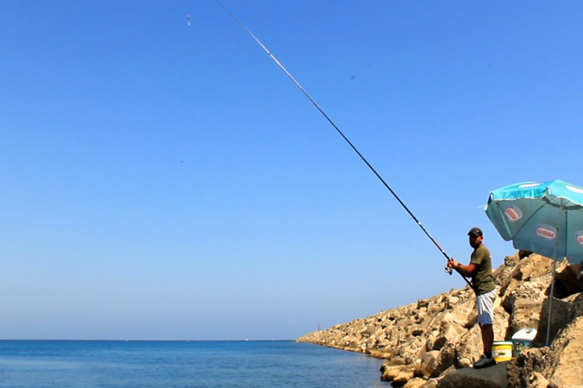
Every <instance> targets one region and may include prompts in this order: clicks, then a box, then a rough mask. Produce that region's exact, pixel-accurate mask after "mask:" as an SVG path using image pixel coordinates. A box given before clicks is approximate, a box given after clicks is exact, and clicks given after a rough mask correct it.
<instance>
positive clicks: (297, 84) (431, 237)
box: [215, 0, 473, 288]
mask: <svg viewBox="0 0 583 388" xmlns="http://www.w3.org/2000/svg"><path fill="white" fill-rule="evenodd" d="M215 1H216V2H217V3H218V4H219V5H220V6H221V7H222V8H223V9H224V10H225V11H226V12H227V13H228V14H229V15H231V17H232V18H233V19H235V21H236V22H237V23H238V24H239V25H240V26H241V27H242V28H243V29H244V30H245V31H247V33H248V34H249V35H250V36H251V37H252V38H253V40H255V42H257V44H259V46H261V48H262V49H263V50H264V51H265V52H266V53H267V55H269V57H270V58H271V59H272V60H273V61H274V62H275V63H276V64H277V65H278V66H279V68H280V69H281V70H283V72H284V73H285V74H286V75H287V76H288V77H289V79H291V80H292V81H293V83H294V84H295V85H296V86H297V87H298V89H300V90H301V91H302V93H303V94H304V95H305V96H306V97H307V98H308V100H310V102H311V103H312V104H313V105H314V106H315V107H316V109H318V111H319V112H320V113H321V114H322V115H323V116H324V117H325V118H326V120H328V122H329V123H330V124H331V125H332V127H334V129H335V130H336V132H338V134H339V135H340V136H342V138H343V139H344V140H345V141H346V143H348V145H349V146H350V147H351V148H352V150H353V151H354V152H356V154H357V155H358V156H359V157H360V159H362V161H363V162H364V163H365V164H366V165H367V166H368V168H369V169H370V170H371V171H372V172H373V173H374V174H375V175H376V177H377V178H378V179H379V180H380V181H381V183H382V184H383V185H384V186H385V187H386V189H387V190H389V192H390V193H391V194H392V195H393V197H395V199H396V200H397V202H399V204H401V206H402V207H403V208H404V209H405V210H406V211H407V213H409V215H410V216H411V218H413V220H414V221H415V222H416V223H417V225H419V227H420V228H421V230H422V231H423V232H424V233H425V235H426V236H427V237H429V239H430V240H431V242H433V244H434V245H435V246H436V247H437V249H439V251H440V252H441V253H442V254H443V256H445V258H446V259H447V261H448V262H449V261H450V260H451V258H450V257H449V256H448V255H447V253H445V251H444V250H443V248H441V246H440V245H439V244H438V243H437V241H436V240H435V239H434V238H433V236H431V234H429V232H428V231H427V229H425V227H424V226H423V225H422V224H421V222H419V220H418V219H417V217H415V215H414V214H413V213H412V212H411V210H409V208H408V207H407V206H406V205H405V203H404V202H403V201H402V200H401V198H399V196H398V195H397V194H396V193H395V192H394V191H393V189H391V187H390V186H389V185H388V184H387V182H385V180H384V179H383V178H382V177H381V176H380V174H379V173H378V172H377V171H376V170H375V169H374V167H373V166H372V165H371V164H370V163H369V162H368V161H367V160H366V158H365V157H364V156H363V155H362V154H361V153H360V151H358V149H356V147H355V146H354V145H353V144H352V142H351V141H350V140H348V138H347V137H346V136H345V135H344V133H342V131H341V130H340V128H338V126H337V125H336V124H335V123H334V122H333V121H332V119H331V118H330V117H329V116H328V115H327V114H326V112H324V110H323V109H322V108H321V107H320V106H319V105H318V104H317V103H316V101H314V99H313V98H312V97H311V96H310V95H309V94H308V92H306V90H305V89H304V88H303V87H302V85H300V83H299V82H298V81H296V79H295V78H294V77H293V76H292V75H291V73H290V72H289V71H287V69H286V68H285V67H284V66H283V65H282V64H281V62H280V61H279V60H278V59H277V58H276V57H275V56H274V55H273V54H272V53H271V52H270V51H269V50H268V49H267V47H265V45H264V44H263V43H261V41H260V40H259V39H258V38H257V37H256V36H255V35H254V34H253V33H252V32H251V30H249V29H248V28H247V26H245V25H244V24H243V22H241V20H239V18H238V17H237V16H235V14H234V13H232V12H231V11H230V10H229V9H228V8H227V7H226V6H225V5H224V4H223V3H221V2H220V1H219V0H215ZM445 271H446V272H447V273H449V274H450V275H451V274H452V269H451V268H449V267H448V266H447V264H446V265H445ZM458 273H459V272H458ZM460 276H461V277H462V278H463V279H464V280H465V282H466V283H467V284H468V285H469V286H470V288H473V287H472V285H471V284H470V282H469V281H468V279H466V278H465V277H464V276H463V275H462V274H460Z"/></svg>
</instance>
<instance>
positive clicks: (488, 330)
mask: <svg viewBox="0 0 583 388" xmlns="http://www.w3.org/2000/svg"><path fill="white" fill-rule="evenodd" d="M480 329H481V330H482V344H483V345H484V354H485V355H486V356H490V357H491V356H492V344H493V343H494V329H493V327H492V325H480Z"/></svg>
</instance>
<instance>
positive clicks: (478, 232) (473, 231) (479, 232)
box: [468, 227, 484, 237]
mask: <svg viewBox="0 0 583 388" xmlns="http://www.w3.org/2000/svg"><path fill="white" fill-rule="evenodd" d="M469 235H474V236H476V237H483V236H484V234H483V233H482V229H480V228H477V227H474V228H472V229H470V231H469V232H468V236H469Z"/></svg>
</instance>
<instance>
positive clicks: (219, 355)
mask: <svg viewBox="0 0 583 388" xmlns="http://www.w3.org/2000/svg"><path fill="white" fill-rule="evenodd" d="M381 364H382V361H381V360H377V359H374V358H370V357H366V356H364V355H362V354H357V353H351V352H345V351H341V350H336V349H329V348H324V347H320V346H316V345H311V344H303V343H295V342H293V341H249V342H245V341H224V342H223V341H209V342H204V341H203V342H198V341H195V342H179V341H176V342H173V341H168V342H166V341H128V342H125V341H0V387H197V388H199V387H201V388H202V387H242V388H250V387H273V388H278V387H297V388H303V387H305V388H308V387H326V388H334V387H338V388H349V387H359V388H367V387H368V388H374V387H379V388H380V387H385V388H388V387H390V385H389V384H387V383H382V382H380V381H379V377H380V372H379V368H380V366H381Z"/></svg>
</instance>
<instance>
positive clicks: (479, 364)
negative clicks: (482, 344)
mask: <svg viewBox="0 0 583 388" xmlns="http://www.w3.org/2000/svg"><path fill="white" fill-rule="evenodd" d="M493 365H496V360H494V357H486V356H485V355H482V357H480V359H479V360H478V361H476V362H475V363H474V369H480V368H487V367H489V366H493Z"/></svg>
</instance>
